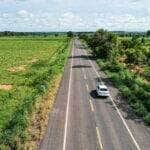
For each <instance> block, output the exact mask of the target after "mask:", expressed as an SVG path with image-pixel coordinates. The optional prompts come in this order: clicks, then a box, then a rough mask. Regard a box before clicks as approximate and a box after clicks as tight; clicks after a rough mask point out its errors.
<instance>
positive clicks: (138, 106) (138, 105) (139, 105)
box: [132, 100, 147, 117]
mask: <svg viewBox="0 0 150 150" xmlns="http://www.w3.org/2000/svg"><path fill="white" fill-rule="evenodd" d="M132 106H133V108H134V110H135V112H136V114H137V115H139V116H141V117H144V116H145V115H146V114H147V110H146V109H145V107H144V106H143V104H142V103H141V102H140V101H139V100H136V103H135V104H133V105H132Z"/></svg>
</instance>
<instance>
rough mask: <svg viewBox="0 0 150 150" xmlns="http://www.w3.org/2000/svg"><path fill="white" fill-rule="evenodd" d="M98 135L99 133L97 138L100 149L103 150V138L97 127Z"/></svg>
mask: <svg viewBox="0 0 150 150" xmlns="http://www.w3.org/2000/svg"><path fill="white" fill-rule="evenodd" d="M96 133H97V138H98V142H99V145H100V148H101V150H102V149H103V144H102V141H101V136H100V132H99V129H98V127H96Z"/></svg>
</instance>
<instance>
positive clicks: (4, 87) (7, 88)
mask: <svg viewBox="0 0 150 150" xmlns="http://www.w3.org/2000/svg"><path fill="white" fill-rule="evenodd" d="M12 87H13V86H12V85H11V84H0V89H1V90H6V91H9V90H11V89H12Z"/></svg>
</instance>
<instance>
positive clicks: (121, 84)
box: [97, 59, 150, 124]
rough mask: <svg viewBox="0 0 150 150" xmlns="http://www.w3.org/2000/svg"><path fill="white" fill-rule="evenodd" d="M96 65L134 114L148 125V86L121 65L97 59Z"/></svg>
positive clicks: (149, 94) (149, 106)
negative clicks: (119, 92) (108, 78)
mask: <svg viewBox="0 0 150 150" xmlns="http://www.w3.org/2000/svg"><path fill="white" fill-rule="evenodd" d="M97 63H98V65H99V66H100V67H101V69H102V70H103V71H104V72H105V73H106V74H107V75H108V76H109V77H110V78H111V80H112V82H113V83H114V85H115V86H116V87H117V88H118V89H119V90H120V91H121V93H122V95H123V96H124V97H125V99H126V100H127V101H128V103H129V104H130V106H131V107H132V108H133V110H134V112H135V113H136V114H137V115H138V116H140V117H142V118H143V120H144V121H145V122H146V123H147V124H150V85H149V83H145V82H144V81H143V79H142V78H141V77H140V76H139V75H137V74H134V73H133V72H131V71H129V70H128V69H127V68H125V67H124V66H123V65H122V64H121V63H118V62H110V61H107V60H103V59H97Z"/></svg>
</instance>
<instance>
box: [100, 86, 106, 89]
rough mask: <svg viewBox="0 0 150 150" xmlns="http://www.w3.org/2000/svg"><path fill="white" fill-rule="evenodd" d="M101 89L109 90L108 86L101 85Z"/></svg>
mask: <svg viewBox="0 0 150 150" xmlns="http://www.w3.org/2000/svg"><path fill="white" fill-rule="evenodd" d="M99 87H100V88H104V89H107V86H106V85H99Z"/></svg>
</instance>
